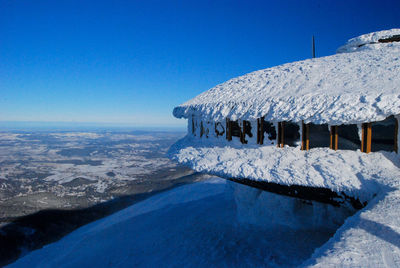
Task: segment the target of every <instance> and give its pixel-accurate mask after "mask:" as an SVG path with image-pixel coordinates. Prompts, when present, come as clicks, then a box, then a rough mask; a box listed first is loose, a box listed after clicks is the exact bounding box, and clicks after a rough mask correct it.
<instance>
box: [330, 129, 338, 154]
mask: <svg viewBox="0 0 400 268" xmlns="http://www.w3.org/2000/svg"><path fill="white" fill-rule="evenodd" d="M338 137H339V135H338V126H331V131H330V143H329V148H330V149H332V150H335V151H336V150H337V149H338V140H339V138H338Z"/></svg>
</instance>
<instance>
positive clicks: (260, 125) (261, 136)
mask: <svg viewBox="0 0 400 268" xmlns="http://www.w3.org/2000/svg"><path fill="white" fill-rule="evenodd" d="M263 130H264V116H263V117H261V118H257V144H260V145H263V144H264V131H263Z"/></svg>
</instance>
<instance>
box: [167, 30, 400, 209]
mask: <svg viewBox="0 0 400 268" xmlns="http://www.w3.org/2000/svg"><path fill="white" fill-rule="evenodd" d="M173 114H174V116H175V117H177V118H186V119H188V134H187V136H186V137H185V138H184V139H182V140H181V141H179V142H178V143H177V144H175V145H174V146H173V147H172V148H171V150H170V154H171V156H172V157H173V158H174V159H176V160H178V161H179V162H181V163H184V164H186V165H189V166H191V167H192V168H194V169H195V170H197V171H201V172H208V173H212V174H215V175H218V176H221V177H224V178H228V179H231V180H234V181H237V182H241V183H245V184H248V185H252V186H255V187H258V188H262V189H265V190H269V191H272V192H275V193H282V194H286V195H291V196H297V197H303V198H306V199H311V200H317V201H323V202H329V203H332V204H338V203H340V202H342V201H338V200H339V199H346V200H348V201H349V200H350V201H351V202H352V203H353V205H354V206H356V207H357V206H358V207H360V206H363V205H364V204H365V203H366V201H368V200H369V199H370V197H371V195H373V194H376V191H377V190H371V187H372V188H373V187H374V186H373V184H374V183H377V181H379V179H377V177H381V176H382V174H381V173H382V172H383V169H385V164H384V162H385V161H386V160H387V159H389V158H390V159H394V158H395V159H398V156H397V152H398V147H399V137H398V136H399V132H398V121H399V119H400V116H399V115H400V29H392V30H387V31H380V32H374V33H370V34H365V35H361V36H359V37H356V38H353V39H350V40H349V41H348V42H347V43H346V44H345V45H344V46H342V47H340V48H339V49H338V50H337V54H335V55H332V56H327V57H321V58H313V59H308V60H303V61H298V62H293V63H287V64H283V65H280V66H276V67H272V68H268V69H264V70H259V71H255V72H252V73H249V74H246V75H243V76H240V77H237V78H233V79H231V80H229V81H227V82H225V83H222V84H220V85H217V86H216V87H214V88H211V89H210V90H208V91H206V92H204V93H202V94H200V95H199V96H197V97H195V98H193V99H191V100H189V101H187V102H185V103H183V104H181V105H179V106H178V107H176V108H175V109H174V111H173ZM370 152H372V153H370ZM366 153H370V154H366ZM379 166H381V168H379ZM378 173H379V174H378ZM396 173H397V172H396ZM366 181H368V183H365V182H366ZM364 184H367V185H368V186H367V185H364Z"/></svg>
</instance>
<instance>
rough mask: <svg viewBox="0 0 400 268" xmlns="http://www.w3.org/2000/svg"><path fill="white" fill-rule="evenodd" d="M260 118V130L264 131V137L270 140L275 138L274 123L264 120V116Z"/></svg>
mask: <svg viewBox="0 0 400 268" xmlns="http://www.w3.org/2000/svg"><path fill="white" fill-rule="evenodd" d="M262 120H263V124H262V126H263V129H262V132H263V133H265V134H264V137H267V138H268V139H269V140H270V141H272V140H276V129H275V126H274V124H272V123H270V122H267V121H264V118H263V119H262Z"/></svg>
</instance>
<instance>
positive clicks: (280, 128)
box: [277, 121, 285, 148]
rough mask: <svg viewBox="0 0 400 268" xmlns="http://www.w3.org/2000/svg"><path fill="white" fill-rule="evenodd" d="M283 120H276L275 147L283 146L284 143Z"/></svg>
mask: <svg viewBox="0 0 400 268" xmlns="http://www.w3.org/2000/svg"><path fill="white" fill-rule="evenodd" d="M284 136H285V122H284V121H282V122H278V144H277V147H280V148H283V147H284V145H285V141H284Z"/></svg>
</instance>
